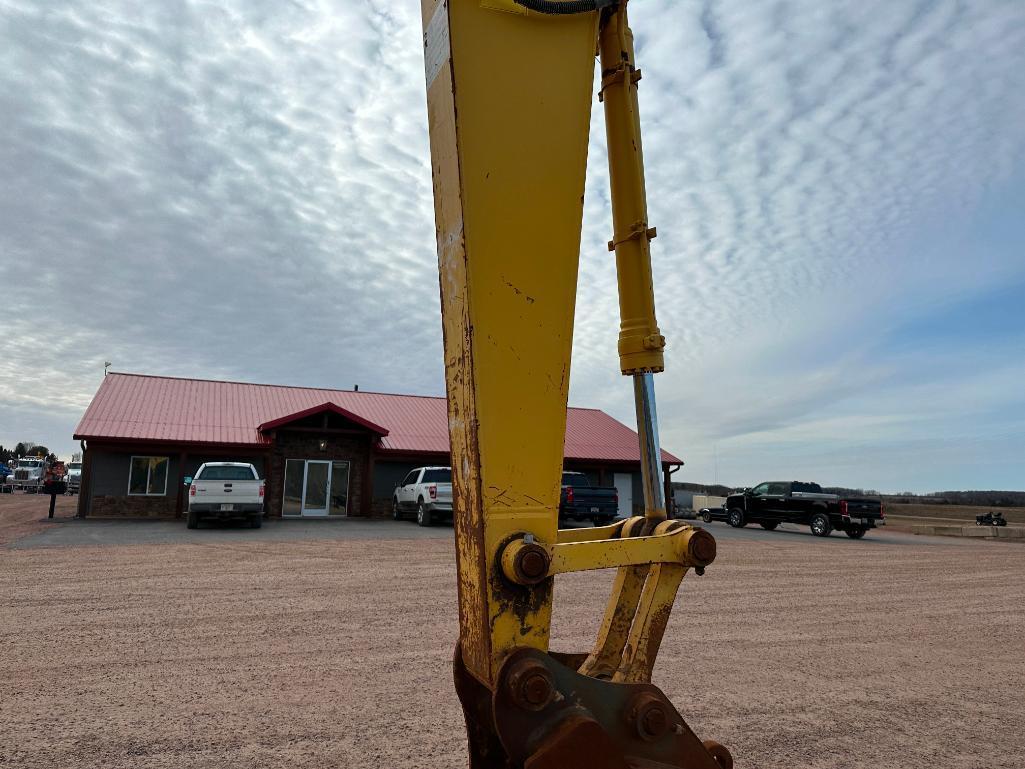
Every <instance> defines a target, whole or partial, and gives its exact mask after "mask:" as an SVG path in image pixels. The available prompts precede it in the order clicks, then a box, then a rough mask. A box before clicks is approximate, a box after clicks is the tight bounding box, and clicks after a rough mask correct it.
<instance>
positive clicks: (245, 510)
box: [187, 462, 265, 529]
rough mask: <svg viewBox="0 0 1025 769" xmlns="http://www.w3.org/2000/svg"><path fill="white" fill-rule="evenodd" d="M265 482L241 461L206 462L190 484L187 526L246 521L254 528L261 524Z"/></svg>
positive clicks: (193, 527)
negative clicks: (206, 522) (213, 522)
mask: <svg viewBox="0 0 1025 769" xmlns="http://www.w3.org/2000/svg"><path fill="white" fill-rule="evenodd" d="M264 490H265V487H264V482H263V481H261V480H260V474H259V473H257V472H256V468H255V467H253V466H252V465H249V464H245V463H244V462H207V463H206V464H202V465H200V466H199V469H198V470H197V471H196V477H195V478H193V479H192V482H191V483H190V484H189V517H188V524H187V525H188V527H189V528H190V529H195V528H196V527H197V526H199V522H200V520H203V519H208V520H209V519H212V520H218V521H227V520H240V519H241V520H246V521H248V522H249V526H250V527H251V528H254V529H258V528H260V526H262V525H263V499H264Z"/></svg>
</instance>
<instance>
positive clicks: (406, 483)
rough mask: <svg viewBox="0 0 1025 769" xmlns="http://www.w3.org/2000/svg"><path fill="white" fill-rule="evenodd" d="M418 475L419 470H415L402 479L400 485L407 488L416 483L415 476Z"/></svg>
mask: <svg viewBox="0 0 1025 769" xmlns="http://www.w3.org/2000/svg"><path fill="white" fill-rule="evenodd" d="M419 474H420V469H419V468H417V469H416V470H414V471H413V472H411V473H410V474H409V475H407V476H406V477H405V478H403V480H402V483H401V484H400V485H402V486H409V485H411V484H414V483H416V476H418V475H419Z"/></svg>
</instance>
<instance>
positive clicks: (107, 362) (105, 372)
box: [103, 360, 114, 376]
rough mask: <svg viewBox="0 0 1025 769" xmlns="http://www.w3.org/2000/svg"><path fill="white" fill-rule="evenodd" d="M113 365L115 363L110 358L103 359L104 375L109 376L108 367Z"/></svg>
mask: <svg viewBox="0 0 1025 769" xmlns="http://www.w3.org/2000/svg"><path fill="white" fill-rule="evenodd" d="M113 365H114V364H113V363H111V362H110V361H109V360H105V361H103V376H107V369H108V368H110V367H111V366H113Z"/></svg>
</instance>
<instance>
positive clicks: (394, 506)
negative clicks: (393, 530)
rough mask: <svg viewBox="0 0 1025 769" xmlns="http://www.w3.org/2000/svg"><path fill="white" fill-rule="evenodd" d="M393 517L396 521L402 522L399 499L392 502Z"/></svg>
mask: <svg viewBox="0 0 1025 769" xmlns="http://www.w3.org/2000/svg"><path fill="white" fill-rule="evenodd" d="M391 517H392V518H393V519H394V520H396V521H401V520H402V508H400V507H399V498H398V497H396V498H395V499H393V500H392V501H391Z"/></svg>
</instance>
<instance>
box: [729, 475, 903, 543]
mask: <svg viewBox="0 0 1025 769" xmlns="http://www.w3.org/2000/svg"><path fill="white" fill-rule="evenodd" d="M725 507H726V522H727V523H728V524H729V525H730V526H733V527H736V528H740V527H742V526H746V525H747V524H749V523H758V524H761V526H762V528H763V529H768V530H770V531H771V530H772V529H775V528H776V527H777V526H779V525H780V524H781V523H797V524H801V525H802V526H810V527H811V533H812V534H814V535H815V536H817V537H828V536H829V535H830V533H832V531H833V530H834V529H836V530H837V531H842V532H844V533H845V534H846V535H847V536H848V537H850V538H852V539H861V537H863V536H865V532H866V531H868V530H869V529H874V528H875V527H876V526H882V525H883V524H884V523H886V521H885V520H884V515H885V514H884V511H883V503H882V502H881V501H880V500H878V499H868V498H855V497H840V496H837V495H836V494H824V493H823V492H822V487H821V486H819V485H818V484H817V483H801V482H800V481H770V482H768V483H759V484H758V485H757V486H755V487H754V488H753V489H746V490H744V491H743V492H741V493H737V494H731V495H730V496H729V497H727V498H726V505H725Z"/></svg>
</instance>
